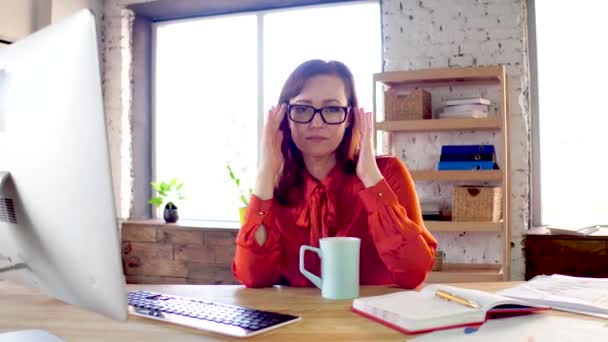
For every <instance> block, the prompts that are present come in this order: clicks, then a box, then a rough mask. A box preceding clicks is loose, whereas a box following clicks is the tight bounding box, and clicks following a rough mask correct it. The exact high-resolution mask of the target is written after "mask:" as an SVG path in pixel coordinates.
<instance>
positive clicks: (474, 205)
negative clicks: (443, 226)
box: [452, 186, 502, 222]
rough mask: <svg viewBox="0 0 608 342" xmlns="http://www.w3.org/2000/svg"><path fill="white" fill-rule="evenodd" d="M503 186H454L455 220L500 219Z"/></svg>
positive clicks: (494, 220) (496, 220) (453, 211)
mask: <svg viewBox="0 0 608 342" xmlns="http://www.w3.org/2000/svg"><path fill="white" fill-rule="evenodd" d="M501 214H502V188H501V187H476V186H456V187H454V203H453V207H452V220H453V221H492V222H498V221H500V218H501Z"/></svg>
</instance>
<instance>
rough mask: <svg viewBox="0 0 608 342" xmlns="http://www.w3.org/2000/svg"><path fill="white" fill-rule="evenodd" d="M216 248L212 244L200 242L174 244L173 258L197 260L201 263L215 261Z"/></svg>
mask: <svg viewBox="0 0 608 342" xmlns="http://www.w3.org/2000/svg"><path fill="white" fill-rule="evenodd" d="M215 252H216V249H215V247H213V246H205V245H201V244H196V245H195V244H176V245H174V253H175V254H174V255H175V256H174V258H175V260H184V261H199V262H202V263H208V264H213V263H215Z"/></svg>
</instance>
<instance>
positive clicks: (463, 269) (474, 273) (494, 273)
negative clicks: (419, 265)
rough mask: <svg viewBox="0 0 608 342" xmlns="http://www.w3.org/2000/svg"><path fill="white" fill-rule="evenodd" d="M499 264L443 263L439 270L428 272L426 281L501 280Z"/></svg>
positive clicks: (465, 281) (464, 281) (468, 281)
mask: <svg viewBox="0 0 608 342" xmlns="http://www.w3.org/2000/svg"><path fill="white" fill-rule="evenodd" d="M503 280H504V279H503V273H502V265H500V264H443V267H442V270H441V271H433V272H431V273H429V276H428V277H427V279H426V282H427V283H472V282H480V281H503Z"/></svg>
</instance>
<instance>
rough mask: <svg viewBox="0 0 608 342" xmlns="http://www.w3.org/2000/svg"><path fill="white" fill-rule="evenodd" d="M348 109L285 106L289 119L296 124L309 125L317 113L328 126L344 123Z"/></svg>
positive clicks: (297, 105) (338, 107)
mask: <svg viewBox="0 0 608 342" xmlns="http://www.w3.org/2000/svg"><path fill="white" fill-rule="evenodd" d="M347 112H348V107H341V106H327V107H322V108H315V107H313V106H307V105H300V104H294V105H291V104H290V105H287V113H288V114H289V115H288V116H289V119H290V120H291V121H293V122H297V123H309V122H311V121H312V119H313V118H314V117H315V114H317V113H319V114H320V115H321V119H322V120H323V122H325V123H326V124H328V125H338V124H341V123H343V122H344V121H346V113H347Z"/></svg>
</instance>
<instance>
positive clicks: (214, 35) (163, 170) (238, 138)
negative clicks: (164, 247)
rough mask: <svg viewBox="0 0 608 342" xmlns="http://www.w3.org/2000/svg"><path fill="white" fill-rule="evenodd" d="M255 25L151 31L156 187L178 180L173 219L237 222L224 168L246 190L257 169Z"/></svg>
mask: <svg viewBox="0 0 608 342" xmlns="http://www.w3.org/2000/svg"><path fill="white" fill-rule="evenodd" d="M256 27H257V19H256V17H255V15H242V16H226V17H219V18H214V19H203V20H190V21H182V22H172V23H166V24H162V25H159V26H158V27H157V30H156V55H155V58H156V66H155V67H156V69H155V111H156V112H155V123H154V127H155V131H154V133H155V162H154V164H155V165H154V167H155V180H168V179H171V178H173V177H177V178H178V179H180V180H181V181H184V182H185V186H184V190H185V194H186V196H187V197H188V198H187V200H186V201H184V202H183V203H182V205H181V206H179V213H180V218H183V219H205V220H234V221H238V209H237V208H238V207H239V206H241V204H240V203H239V200H238V192H237V191H236V187H235V185H234V184H233V183H232V181H231V180H230V179H229V178H228V172H227V171H226V163H227V162H231V164H232V167H233V169H234V170H235V172H237V175H238V176H239V177H240V178H241V179H242V181H243V182H244V183H245V184H244V185H245V187H246V186H251V180H252V178H253V175H254V174H255V166H256V162H257V119H258V114H257V69H258V67H257V52H256V51H257V50H256V49H257V33H256Z"/></svg>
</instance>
